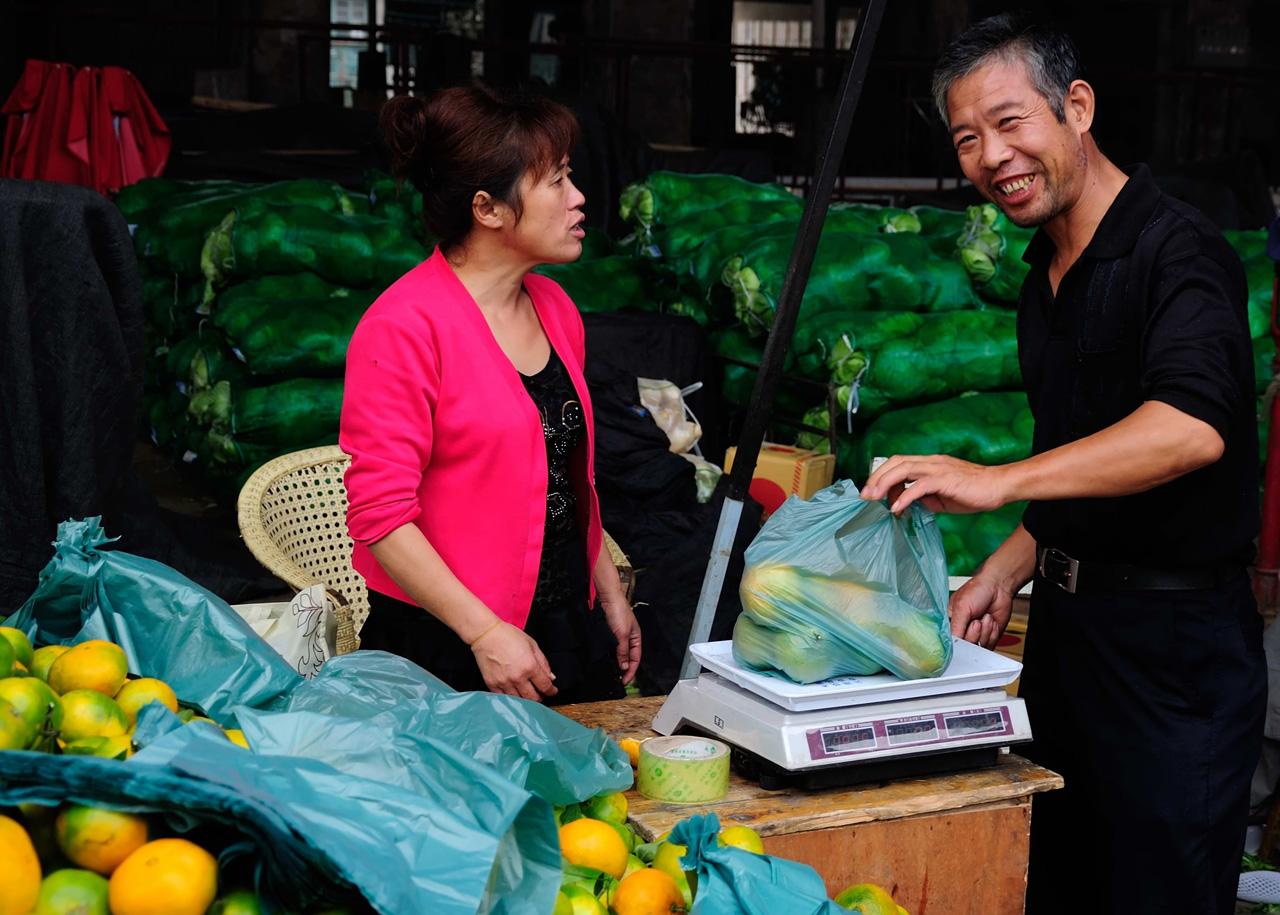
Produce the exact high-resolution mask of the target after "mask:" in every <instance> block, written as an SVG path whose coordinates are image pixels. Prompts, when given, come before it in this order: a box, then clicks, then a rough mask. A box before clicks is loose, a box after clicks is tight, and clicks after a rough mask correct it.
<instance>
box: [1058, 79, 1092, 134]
mask: <svg viewBox="0 0 1280 915" xmlns="http://www.w3.org/2000/svg"><path fill="white" fill-rule="evenodd" d="M1094 102H1095V100H1094V96H1093V87H1092V86H1090V85H1089V84H1088V83H1086V82H1085V81H1084V80H1082V79H1077V80H1074V81H1073V82H1072V83H1071V85H1070V86H1068V87H1067V97H1066V99H1064V102H1063V108H1062V114H1063V117H1064V118H1065V119H1066V122H1067V126H1069V127H1070V128H1071V129H1072V130H1074V131H1075V132H1076V133H1078V134H1081V135H1084V134H1086V133H1088V132H1089V130H1090V128H1092V127H1093V112H1094Z"/></svg>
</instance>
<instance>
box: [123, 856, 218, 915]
mask: <svg viewBox="0 0 1280 915" xmlns="http://www.w3.org/2000/svg"><path fill="white" fill-rule="evenodd" d="M217 895H218V862H217V861H216V860H215V859H214V857H213V855H211V854H209V853H208V852H207V851H205V850H204V849H203V848H201V847H200V846H199V845H196V844H195V843H194V842H188V841H187V840H186V839H156V840H155V841H154V842H148V843H147V844H146V845H144V846H142V847H141V848H139V849H138V850H137V851H135V852H134V853H133V854H131V855H130V856H129V857H127V858H125V859H124V862H123V863H122V864H121V865H120V866H119V867H117V868H116V869H115V872H114V873H113V874H112V875H111V885H110V902H111V915H204V913H205V910H207V909H208V908H209V906H211V905H212V904H213V900H214V898H215V897H216V896H217Z"/></svg>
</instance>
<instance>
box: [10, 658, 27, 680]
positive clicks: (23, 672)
mask: <svg viewBox="0 0 1280 915" xmlns="http://www.w3.org/2000/svg"><path fill="white" fill-rule="evenodd" d="M13 676H15V677H29V676H31V671H29V670H27V668H26V666H25V665H24V664H23V663H22V662H21V661H14V662H13Z"/></svg>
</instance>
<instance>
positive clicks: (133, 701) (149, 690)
mask: <svg viewBox="0 0 1280 915" xmlns="http://www.w3.org/2000/svg"><path fill="white" fill-rule="evenodd" d="M149 702H159V703H160V704H161V705H163V706H164V707H165V708H167V709H168V710H169V711H171V712H174V713H176V712H177V711H178V697H177V695H176V694H175V693H174V691H173V688H172V687H170V686H169V684H168V683H165V682H164V681H163V680H157V679H155V678H154V677H141V678H140V679H137V680H129V681H127V682H126V683H125V684H124V686H122V687H120V692H118V693H116V705H118V706H120V710H121V711H123V712H124V713H125V715H127V716H128V718H129V726H130V727H133V726H134V725H135V724H137V723H138V712H139V711H140V710H141V709H142V707H143V706H144V705H146V704H147V703H149Z"/></svg>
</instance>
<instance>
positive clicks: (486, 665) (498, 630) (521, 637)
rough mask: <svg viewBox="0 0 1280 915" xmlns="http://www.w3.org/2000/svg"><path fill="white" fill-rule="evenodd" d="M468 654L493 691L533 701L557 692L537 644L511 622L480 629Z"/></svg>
mask: <svg viewBox="0 0 1280 915" xmlns="http://www.w3.org/2000/svg"><path fill="white" fill-rule="evenodd" d="M637 638H638V636H637ZM637 644H638V643H637ZM638 650H639V649H637V651H638ZM471 653H472V654H473V655H475V658H476V665H477V666H478V667H479V668H480V675H481V676H482V677H484V684H485V686H487V687H489V689H490V690H491V691H492V692H495V693H504V694H505V695H508V696H519V697H521V698H523V699H529V700H531V701H533V702H541V701H542V700H543V698H544V697H548V696H554V695H555V694H556V692H557V690H556V687H555V684H554V683H553V682H552V681H553V680H555V678H556V675H555V674H553V673H552V672H551V665H550V664H548V663H547V659H546V656H545V655H543V653H542V649H541V648H539V647H538V643H537V642H535V641H534V640H533V639H531V638H530V637H529V636H528V634H527V633H525V631H524V630H523V629H520V628H518V627H516V626H512V625H511V624H510V623H507V622H503V621H502V620H498V621H497V623H495V624H493V625H492V626H491V627H490V628H489V629H486V630H485V631H484V632H482V633H481V634H480V635H479V636H477V637H476V638H475V639H474V640H473V641H472V642H471Z"/></svg>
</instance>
